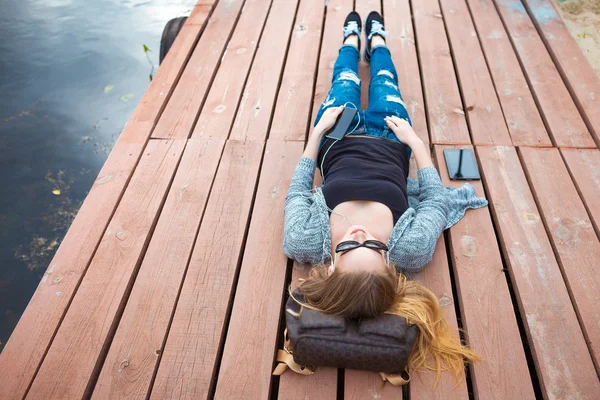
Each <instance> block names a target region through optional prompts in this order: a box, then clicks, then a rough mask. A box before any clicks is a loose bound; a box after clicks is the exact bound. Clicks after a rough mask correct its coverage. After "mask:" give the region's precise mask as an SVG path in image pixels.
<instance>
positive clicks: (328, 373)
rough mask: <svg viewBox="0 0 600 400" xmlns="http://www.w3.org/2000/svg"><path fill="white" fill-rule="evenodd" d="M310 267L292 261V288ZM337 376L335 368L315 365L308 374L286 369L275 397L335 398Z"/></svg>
mask: <svg viewBox="0 0 600 400" xmlns="http://www.w3.org/2000/svg"><path fill="white" fill-rule="evenodd" d="M310 268H311V266H310V265H309V264H300V263H298V262H294V267H293V268H292V282H291V286H292V290H294V289H296V288H297V287H298V283H299V282H298V279H301V278H307V277H308V273H309V271H310ZM286 290H287V288H286ZM286 301H287V300H286ZM284 312H285V311H284ZM284 318H285V316H284ZM281 328H282V329H281V332H280V335H283V330H284V329H285V326H283V327H281ZM337 377H338V370H337V368H327V367H317V369H316V370H315V373H314V374H312V375H308V376H304V375H300V374H297V373H295V372H294V371H292V370H288V371H286V372H285V373H284V374H283V375H281V376H280V378H279V392H278V395H277V398H278V399H280V400H284V399H289V400H294V399H304V400H309V399H314V400H335V398H336V396H337Z"/></svg>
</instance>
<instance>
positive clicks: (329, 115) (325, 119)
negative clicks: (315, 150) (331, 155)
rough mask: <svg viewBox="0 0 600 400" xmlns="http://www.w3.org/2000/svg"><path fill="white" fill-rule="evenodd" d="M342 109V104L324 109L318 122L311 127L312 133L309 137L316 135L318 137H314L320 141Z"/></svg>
mask: <svg viewBox="0 0 600 400" xmlns="http://www.w3.org/2000/svg"><path fill="white" fill-rule="evenodd" d="M342 111H344V106H339V107H330V108H328V109H327V110H325V111H324V112H323V114H322V115H321V119H320V120H319V122H318V123H317V125H316V126H315V128H314V129H313V132H312V134H311V135H310V136H311V139H312V137H313V136H315V135H318V138H315V139H318V140H319V141H321V139H322V138H323V135H324V134H325V132H327V131H328V130H329V129H331V128H332V127H333V126H334V125H335V122H336V121H337V118H338V116H339V115H340V114H341V113H342Z"/></svg>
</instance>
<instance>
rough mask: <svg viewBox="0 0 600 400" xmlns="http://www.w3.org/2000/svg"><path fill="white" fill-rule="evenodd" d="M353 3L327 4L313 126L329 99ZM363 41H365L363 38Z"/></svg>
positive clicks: (337, 1)
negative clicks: (334, 67)
mask: <svg viewBox="0 0 600 400" xmlns="http://www.w3.org/2000/svg"><path fill="white" fill-rule="evenodd" d="M352 7H353V5H352V2H351V1H347V0H330V1H329V2H328V3H327V18H326V19H325V26H324V27H323V42H322V43H321V54H320V56H319V66H318V68H317V79H316V84H315V93H314V96H313V98H314V100H313V108H312V117H311V119H310V122H311V125H310V126H313V125H314V121H315V119H316V118H317V113H318V112H319V107H321V103H323V101H324V100H325V98H326V97H327V94H328V93H329V90H330V89H331V81H332V78H333V66H334V65H335V60H337V57H338V54H339V50H340V46H341V39H340V38H341V37H343V36H341V35H340V33H341V28H340V27H342V26H344V21H345V20H346V16H347V15H348V13H349V12H350V11H352ZM361 40H364V39H362V38H361Z"/></svg>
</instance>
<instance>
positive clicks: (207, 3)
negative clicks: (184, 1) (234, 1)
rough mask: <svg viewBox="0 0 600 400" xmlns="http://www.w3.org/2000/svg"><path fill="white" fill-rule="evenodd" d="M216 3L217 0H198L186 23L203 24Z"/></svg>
mask: <svg viewBox="0 0 600 400" xmlns="http://www.w3.org/2000/svg"><path fill="white" fill-rule="evenodd" d="M214 4H215V0H197V1H196V5H195V6H194V8H192V11H191V12H190V15H189V16H188V19H187V20H186V21H185V24H186V25H203V24H204V22H206V18H207V17H208V16H209V15H210V12H211V11H212V8H213V6H214ZM177 36H179V35H177Z"/></svg>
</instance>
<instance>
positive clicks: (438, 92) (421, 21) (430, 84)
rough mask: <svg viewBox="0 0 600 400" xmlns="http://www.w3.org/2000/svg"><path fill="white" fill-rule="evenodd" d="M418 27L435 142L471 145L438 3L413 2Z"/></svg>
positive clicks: (434, 0) (428, 112)
mask: <svg viewBox="0 0 600 400" xmlns="http://www.w3.org/2000/svg"><path fill="white" fill-rule="evenodd" d="M412 6H413V12H414V15H413V17H414V24H415V30H416V40H417V44H418V46H417V47H418V51H419V57H420V61H421V73H422V77H423V88H424V93H425V103H426V105H427V115H428V121H429V134H430V136H431V142H432V143H447V144H449V143H456V144H469V143H471V138H470V136H469V130H468V129H467V122H466V119H465V111H464V110H463V109H462V108H463V106H462V100H461V97H460V92H459V90H458V84H457V81H456V74H455V73H454V65H453V64H452V56H451V54H450V48H449V46H448V40H447V38H446V30H445V27H444V21H443V19H442V14H441V11H440V7H439V4H438V2H437V0H420V1H413V2H412Z"/></svg>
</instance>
